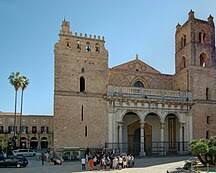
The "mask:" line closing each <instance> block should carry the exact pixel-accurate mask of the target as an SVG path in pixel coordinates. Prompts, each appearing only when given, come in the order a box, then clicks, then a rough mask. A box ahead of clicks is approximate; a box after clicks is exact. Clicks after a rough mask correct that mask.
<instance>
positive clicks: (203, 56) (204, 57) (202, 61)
mask: <svg viewBox="0 0 216 173" xmlns="http://www.w3.org/2000/svg"><path fill="white" fill-rule="evenodd" d="M199 59H200V66H201V67H206V66H207V60H208V57H207V55H206V54H205V53H201V54H200V56H199Z"/></svg>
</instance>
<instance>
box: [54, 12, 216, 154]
mask: <svg viewBox="0 0 216 173" xmlns="http://www.w3.org/2000/svg"><path fill="white" fill-rule="evenodd" d="M54 52H55V91H54V147H55V148H56V149H57V148H64V147H65V148H67V147H74V148H76V147H78V148H110V149H113V150H116V151H119V152H128V153H134V154H139V155H152V154H161V155H166V154H168V153H180V154H183V153H186V152H188V143H189V142H191V140H192V139H196V138H209V137H210V136H213V135H216V128H214V127H215V125H216V113H215V112H216V53H215V28H214V22H213V17H212V16H211V15H210V16H209V17H208V19H207V20H200V19H197V18H195V16H194V12H193V11H190V12H189V14H188V20H187V21H186V22H185V23H184V24H183V25H180V24H178V25H177V26H176V33H175V65H176V72H175V74H174V75H168V74H162V73H160V72H159V71H158V70H156V69H154V68H153V67H151V66H149V65H148V64H146V63H145V62H143V61H142V60H140V59H139V57H138V55H136V57H134V60H132V61H129V62H127V63H124V64H120V65H118V66H115V67H112V68H109V67H108V50H107V49H106V48H105V40H104V38H103V37H100V36H95V35H89V36H87V35H86V34H77V33H76V32H72V31H71V30H70V25H69V22H67V21H65V20H64V21H63V22H62V25H61V30H60V33H59V41H58V42H57V43H56V44H55V50H54Z"/></svg>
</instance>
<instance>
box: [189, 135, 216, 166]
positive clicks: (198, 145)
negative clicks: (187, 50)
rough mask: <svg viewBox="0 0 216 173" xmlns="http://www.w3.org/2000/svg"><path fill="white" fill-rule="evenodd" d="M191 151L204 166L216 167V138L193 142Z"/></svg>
mask: <svg viewBox="0 0 216 173" xmlns="http://www.w3.org/2000/svg"><path fill="white" fill-rule="evenodd" d="M190 149H191V152H192V154H194V155H196V156H197V157H198V159H199V160H200V162H201V163H202V164H204V165H206V164H207V163H209V164H211V165H216V136H215V137H211V138H210V139H200V140H193V141H192V142H191V144H190Z"/></svg>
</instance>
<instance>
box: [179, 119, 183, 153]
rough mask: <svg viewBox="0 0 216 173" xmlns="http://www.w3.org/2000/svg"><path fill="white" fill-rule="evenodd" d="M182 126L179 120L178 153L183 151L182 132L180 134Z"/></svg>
mask: <svg viewBox="0 0 216 173" xmlns="http://www.w3.org/2000/svg"><path fill="white" fill-rule="evenodd" d="M182 127H184V123H182V122H180V123H179V142H180V144H179V153H180V154H182V153H183V143H182V142H184V140H183V134H182Z"/></svg>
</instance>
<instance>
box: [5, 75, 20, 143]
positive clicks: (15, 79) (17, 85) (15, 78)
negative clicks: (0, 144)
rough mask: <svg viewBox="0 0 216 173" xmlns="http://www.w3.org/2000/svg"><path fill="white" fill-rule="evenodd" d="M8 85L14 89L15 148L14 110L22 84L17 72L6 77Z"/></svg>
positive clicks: (14, 141)
mask: <svg viewBox="0 0 216 173" xmlns="http://www.w3.org/2000/svg"><path fill="white" fill-rule="evenodd" d="M8 79H9V82H10V84H11V85H12V86H13V87H14V89H15V111H14V127H13V130H14V135H13V147H15V146H16V139H15V138H16V108H17V91H18V90H19V88H20V87H21V84H22V82H21V81H22V77H21V75H20V73H19V72H16V73H14V72H13V73H11V75H10V76H9V77H8Z"/></svg>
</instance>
